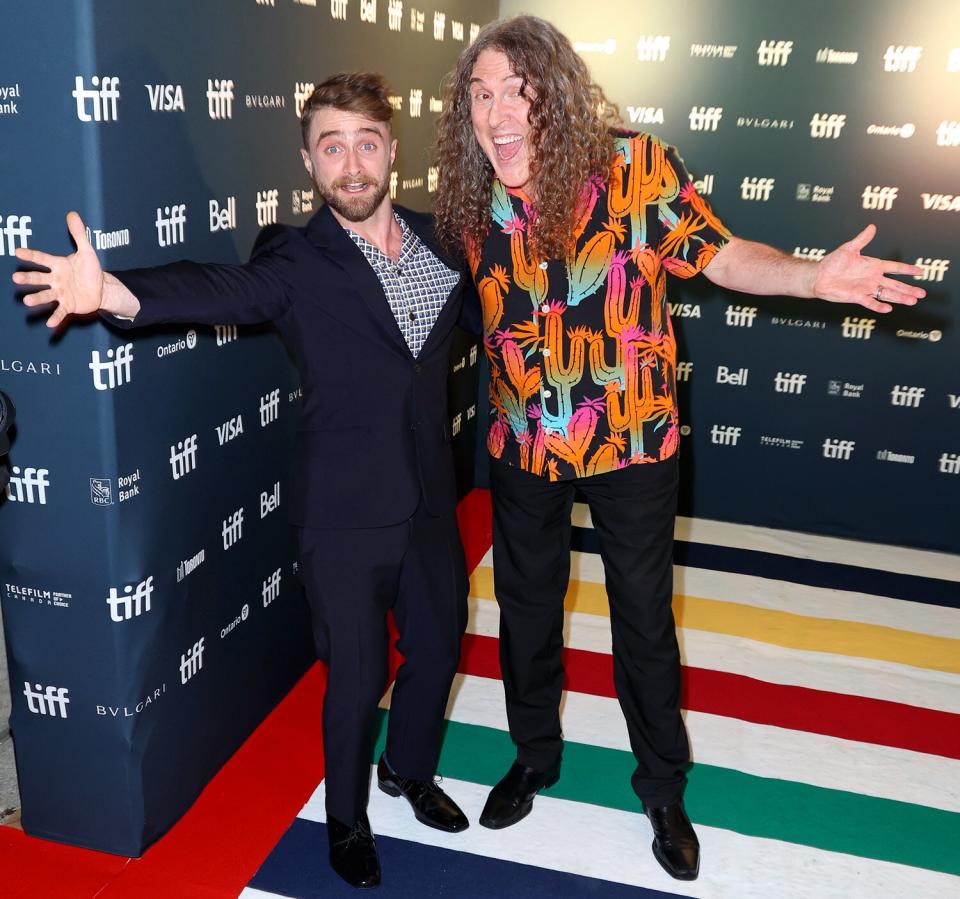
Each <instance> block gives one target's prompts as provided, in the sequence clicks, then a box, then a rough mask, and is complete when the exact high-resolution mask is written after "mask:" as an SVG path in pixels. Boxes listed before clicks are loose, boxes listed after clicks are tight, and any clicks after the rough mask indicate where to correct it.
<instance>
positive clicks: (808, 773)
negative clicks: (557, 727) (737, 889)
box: [381, 674, 960, 812]
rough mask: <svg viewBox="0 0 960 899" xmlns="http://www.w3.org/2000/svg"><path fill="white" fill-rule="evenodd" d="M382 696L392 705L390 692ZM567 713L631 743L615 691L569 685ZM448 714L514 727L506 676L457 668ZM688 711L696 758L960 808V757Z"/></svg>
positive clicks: (589, 730)
mask: <svg viewBox="0 0 960 899" xmlns="http://www.w3.org/2000/svg"><path fill="white" fill-rule="evenodd" d="M381 704H382V705H383V706H384V707H385V708H386V707H388V706H389V697H387V698H386V699H385V701H384V702H383V703H381ZM561 714H562V719H563V733H564V737H565V738H566V739H567V740H570V741H572V742H575V743H586V744H588V745H592V746H604V747H607V748H609V749H619V750H623V751H626V752H629V751H630V741H629V739H628V737H627V728H626V724H625V723H624V720H623V715H622V714H621V712H620V706H619V704H618V703H617V701H616V700H615V699H610V698H608V697H606V696H591V695H588V694H584V693H572V692H565V693H564V694H563V704H562V706H561ZM446 717H447V718H449V719H450V720H452V721H458V722H461V723H463V724H475V725H481V726H483V727H492V728H496V729H497V730H503V731H505V730H507V718H506V712H505V710H504V704H503V686H502V684H501V683H500V681H497V680H491V679H490V678H486V677H474V676H471V675H463V674H459V675H457V678H456V680H455V681H454V685H453V689H452V691H451V694H450V702H449V704H448V705H447V711H446ZM684 718H685V720H686V723H687V732H688V734H689V735H690V746H691V750H692V753H693V759H694V761H696V762H700V763H701V764H705V765H716V766H718V767H721V768H730V769H733V770H736V771H742V772H744V773H745V774H752V775H755V776H757V777H772V778H777V779H779V780H789V781H795V782H797V783H805V784H810V785H811V786H815V787H824V788H826V789H830V790H845V791H847V792H853V793H861V794H863V795H866V796H876V797H878V798H880V799H893V800H898V801H901V802H912V803H916V804H919V805H926V806H929V807H931V808H940V809H944V810H945V811H949V812H960V761H957V760H955V759H946V758H943V757H941V756H935V755H927V754H925V753H921V752H910V751H908V750H905V749H893V748H890V747H888V746H875V745H874V744H872V743H859V742H856V741H853V740H841V739H837V738H835V737H825V736H823V735H821V734H809V733H805V732H803V731H795V730H786V729H785V728H780V727H770V726H767V725H762V724H751V723H749V722H746V721H740V720H739V719H737V718H726V717H723V716H720V715H708V714H705V713H703V712H687V713H686V714H685V715H684Z"/></svg>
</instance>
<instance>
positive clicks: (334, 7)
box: [330, 0, 349, 22]
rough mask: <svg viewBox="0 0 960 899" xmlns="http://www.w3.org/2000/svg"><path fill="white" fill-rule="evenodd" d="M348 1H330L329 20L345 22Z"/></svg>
mask: <svg viewBox="0 0 960 899" xmlns="http://www.w3.org/2000/svg"><path fill="white" fill-rule="evenodd" d="M348 2H349V0H330V18H331V19H339V20H340V21H342V22H346V21H347V3H348Z"/></svg>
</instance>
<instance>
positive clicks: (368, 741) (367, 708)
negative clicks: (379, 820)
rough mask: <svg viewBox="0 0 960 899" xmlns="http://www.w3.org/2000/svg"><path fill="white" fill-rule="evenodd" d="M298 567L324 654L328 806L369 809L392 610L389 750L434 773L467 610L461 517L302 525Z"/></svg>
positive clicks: (350, 815) (419, 771) (403, 769)
mask: <svg viewBox="0 0 960 899" xmlns="http://www.w3.org/2000/svg"><path fill="white" fill-rule="evenodd" d="M299 539H300V565H301V577H302V579H303V582H304V586H305V588H306V593H307V600H308V602H309V604H310V611H311V615H312V619H313V632H314V640H315V643H316V646H317V654H318V656H319V657H320V658H321V659H323V660H324V661H325V662H327V664H328V666H329V672H328V677H327V693H326V698H325V699H324V706H323V747H324V766H325V777H326V785H327V786H326V807H327V813H328V814H330V815H333V816H334V817H335V818H337V819H339V820H340V821H343V822H344V823H348V824H349V823H353V822H354V821H356V820H357V818H359V817H360V815H361V814H363V813H364V812H365V811H366V808H367V800H368V798H369V789H370V763H371V753H372V748H373V732H374V724H375V721H376V714H377V704H378V702H379V700H380V697H381V696H382V695H383V692H384V689H385V687H386V681H387V651H388V630H387V620H386V619H387V611H388V610H390V609H392V610H393V614H394V619H395V621H396V624H397V629H398V631H399V639H398V641H397V648H398V649H399V650H400V652H401V654H402V655H403V657H404V661H403V664H402V665H401V666H400V669H399V670H398V671H397V677H396V681H395V683H394V688H393V695H392V697H391V703H390V715H389V719H388V725H387V758H389V760H390V765H391V767H392V768H393V769H394V770H395V771H396V772H397V773H398V774H400V775H402V776H404V777H410V778H414V779H416V780H430V779H431V778H432V777H433V775H434V774H435V773H436V766H437V758H438V756H439V753H440V736H441V727H442V725H443V715H444V711H445V709H446V704H447V697H448V695H449V692H450V686H451V683H452V682H453V677H454V675H455V674H456V670H457V663H458V661H459V658H460V641H461V637H462V635H463V632H464V629H465V627H466V622H467V591H468V586H469V585H468V581H467V572H466V564H465V562H464V557H463V547H462V545H461V543H460V535H459V532H458V530H457V522H456V517H455V515H454V513H453V511H452V510H451V512H450V513H449V514H447V515H444V516H439V517H436V516H432V515H430V514H428V513H427V512H426V511H425V510H424V508H423V506H422V504H421V506H420V507H419V508H418V509H417V511H416V512H415V513H414V515H413V517H412V518H410V519H409V520H408V521H405V522H402V523H400V524H396V525H391V526H388V527H380V528H352V529H336V528H301V529H300V532H299Z"/></svg>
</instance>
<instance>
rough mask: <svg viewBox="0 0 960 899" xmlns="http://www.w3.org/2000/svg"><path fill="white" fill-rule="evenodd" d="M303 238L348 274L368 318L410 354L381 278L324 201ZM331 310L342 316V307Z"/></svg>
mask: <svg viewBox="0 0 960 899" xmlns="http://www.w3.org/2000/svg"><path fill="white" fill-rule="evenodd" d="M306 237H307V240H308V241H309V242H310V243H311V244H313V245H314V246H315V247H316V248H317V249H318V250H320V251H321V252H322V253H323V254H324V255H325V256H326V257H327V258H328V259H329V260H330V261H331V262H333V263H334V264H335V265H337V266H338V267H339V268H341V269H343V271H344V272H345V273H346V274H347V276H348V277H349V279H350V286H351V289H352V292H353V293H355V294H356V295H357V296H359V297H360V300H361V302H362V303H363V305H364V307H365V308H366V310H367V312H368V313H369V315H370V317H371V318H372V319H373V320H374V322H375V323H376V325H377V326H378V328H379V329H380V330H381V331H382V332H383V334H384V336H385V337H387V338H388V339H389V340H390V342H391V343H393V344H395V345H396V346H397V347H398V348H399V349H401V350H402V351H403V352H404V353H406V354H407V355H410V348H409V347H408V346H407V342H406V341H405V340H404V339H403V334H401V333H400V326H399V325H398V324H397V320H396V318H395V317H394V314H393V310H391V308H390V304H389V303H388V302H387V296H386V294H385V293H384V292H383V286H382V285H381V284H380V279H379V278H378V277H377V276H376V273H375V272H374V270H373V268H371V266H370V263H369V262H367V258H366V256H364V255H363V251H362V250H361V249H360V248H359V247H358V246H357V245H356V244H355V243H354V242H353V241H352V240H351V239H350V237H349V236H348V235H347V233H346V231H344V230H343V227H342V226H341V225H340V223H339V222H338V221H337V220H336V219H335V218H334V217H333V213H331V212H330V209H329V207H328V206H327V205H326V204H324V205H323V206H321V207H320V209H319V210H318V211H317V213H316V215H314V217H313V218H312V219H310V221H309V222H308V223H307V228H306ZM318 289H319V290H322V289H323V285H318ZM338 305H339V301H338ZM332 312H333V314H335V315H337V317H338V318H341V319H342V318H344V315H343V311H342V310H340V309H335V310H332Z"/></svg>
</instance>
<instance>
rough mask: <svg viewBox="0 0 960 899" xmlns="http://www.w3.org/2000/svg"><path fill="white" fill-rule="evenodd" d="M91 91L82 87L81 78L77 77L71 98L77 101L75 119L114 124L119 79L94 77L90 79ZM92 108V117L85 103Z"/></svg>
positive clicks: (118, 96)
mask: <svg viewBox="0 0 960 899" xmlns="http://www.w3.org/2000/svg"><path fill="white" fill-rule="evenodd" d="M90 83H91V84H92V85H93V88H92V89H87V88H85V87H84V86H83V76H82V75H77V77H76V79H75V81H74V84H75V85H76V86H75V87H74V89H73V93H72V96H73V97H74V98H75V99H76V101H77V118H78V119H80V121H81V122H115V121H116V120H117V101H118V100H119V99H120V79H119V78H118V77H117V76H115V75H113V76H106V75H105V76H103V77H100V76H97V75H94V76H93V77H92V78H91V79H90ZM88 100H89V101H90V102H91V104H92V107H93V115H92V116H91V115H90V113H89V112H88V111H87V101H88Z"/></svg>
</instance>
